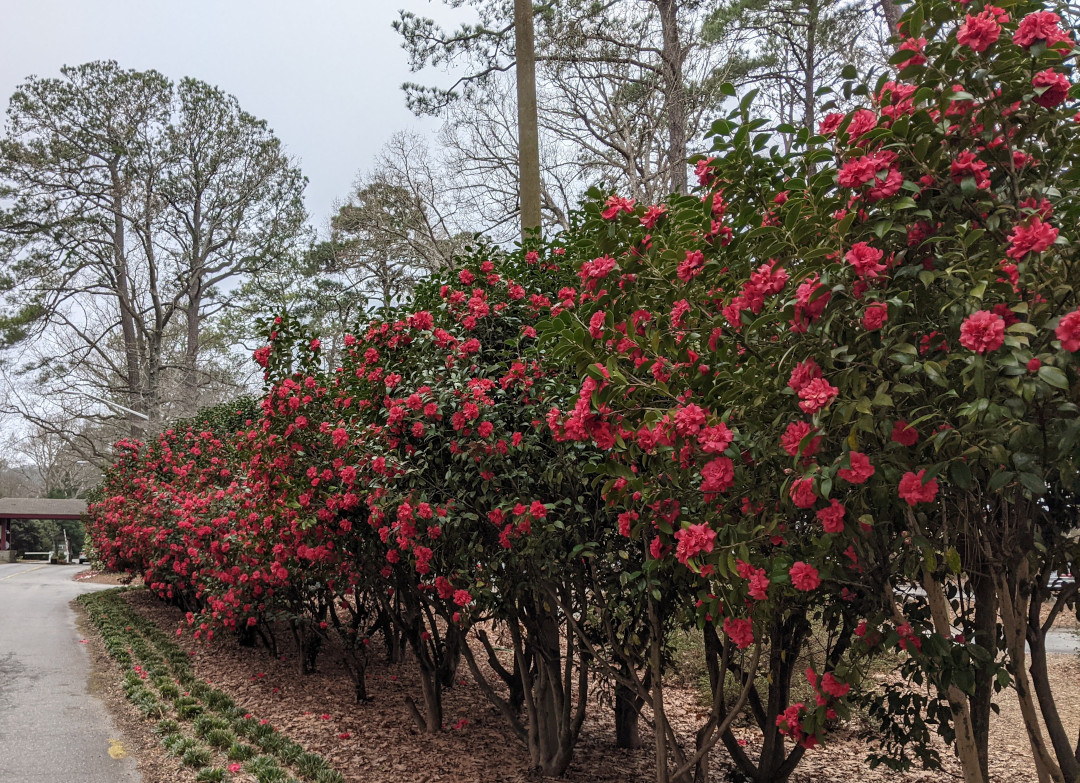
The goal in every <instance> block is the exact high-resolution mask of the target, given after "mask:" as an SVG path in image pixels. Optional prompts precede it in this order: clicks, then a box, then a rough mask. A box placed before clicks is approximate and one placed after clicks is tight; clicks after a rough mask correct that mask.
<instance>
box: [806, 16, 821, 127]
mask: <svg viewBox="0 0 1080 783" xmlns="http://www.w3.org/2000/svg"><path fill="white" fill-rule="evenodd" d="M817 23H818V4H817V0H808V2H807V4H806V73H805V77H806V78H805V81H804V82H803V126H804V127H805V128H806V129H807V130H809V131H810V133H813V132H814V119H815V117H814V115H815V109H816V107H817V96H815V95H814V91H815V83H816V81H817V62H816V60H815V58H816V57H817Z"/></svg>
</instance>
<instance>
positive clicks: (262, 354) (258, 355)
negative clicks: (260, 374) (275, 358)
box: [252, 345, 271, 367]
mask: <svg viewBox="0 0 1080 783" xmlns="http://www.w3.org/2000/svg"><path fill="white" fill-rule="evenodd" d="M270 350H271V349H270V346H269V345H264V346H263V347H262V348H256V349H255V353H254V354H252V355H253V356H254V357H255V361H256V362H257V363H258V364H259V365H260V366H261V367H265V366H266V365H268V364H269V363H270Z"/></svg>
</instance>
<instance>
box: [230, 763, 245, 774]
mask: <svg viewBox="0 0 1080 783" xmlns="http://www.w3.org/2000/svg"><path fill="white" fill-rule="evenodd" d="M241 769H242V767H241V766H240V764H238V763H237V762H235V761H234V762H233V763H232V764H230V765H229V766H228V770H229V772H231V773H232V774H234V775H235V774H236V773H237V772H239V771H240V770H241Z"/></svg>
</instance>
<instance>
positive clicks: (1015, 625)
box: [994, 559, 1065, 783]
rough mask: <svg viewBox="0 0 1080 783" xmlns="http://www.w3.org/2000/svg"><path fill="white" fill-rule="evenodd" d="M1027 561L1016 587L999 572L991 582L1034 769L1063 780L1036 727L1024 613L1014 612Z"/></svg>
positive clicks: (1057, 782) (1043, 777)
mask: <svg viewBox="0 0 1080 783" xmlns="http://www.w3.org/2000/svg"><path fill="white" fill-rule="evenodd" d="M1027 576H1028V562H1027V560H1026V559H1023V560H1021V561H1020V563H1019V565H1018V566H1017V569H1016V586H1013V585H1011V584H1010V583H1009V580H1008V578H1007V577H1006V576H1005V575H1004V574H1002V573H1000V572H999V573H995V575H994V583H995V585H996V587H997V592H998V600H999V603H1000V606H1001V624H1002V626H1004V628H1005V646H1006V649H1007V650H1008V653H1009V673H1010V674H1011V675H1012V678H1013V688H1014V689H1015V690H1016V697H1017V699H1018V701H1019V702H1020V714H1021V715H1022V716H1023V718H1024V728H1025V729H1026V730H1027V735H1028V742H1029V743H1030V745H1031V754H1032V757H1033V758H1034V760H1035V770H1036V771H1037V772H1038V775H1039V783H1048V782H1049V781H1051V780H1052V781H1054V783H1064V781H1065V778H1064V776H1063V775H1062V773H1061V768H1060V767H1059V766H1058V765H1057V763H1056V762H1055V761H1054V759H1053V758H1051V756H1050V752H1049V751H1048V750H1047V747H1046V740H1044V739H1043V735H1042V728H1041V727H1040V726H1039V715H1038V712H1037V710H1036V708H1035V701H1034V700H1033V699H1032V688H1031V680H1030V679H1028V673H1027V665H1026V663H1025V659H1026V653H1025V649H1024V645H1025V643H1026V641H1027V621H1026V618H1025V617H1024V615H1023V614H1022V613H1021V612H1019V611H1017V606H1016V605H1017V601H1018V600H1019V596H1018V595H1017V592H1018V591H1019V585H1021V584H1023V583H1024V582H1025V581H1026V580H1027Z"/></svg>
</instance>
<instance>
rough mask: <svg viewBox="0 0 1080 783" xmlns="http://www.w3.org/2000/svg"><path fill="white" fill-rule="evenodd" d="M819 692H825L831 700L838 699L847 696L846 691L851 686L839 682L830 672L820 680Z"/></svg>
mask: <svg viewBox="0 0 1080 783" xmlns="http://www.w3.org/2000/svg"><path fill="white" fill-rule="evenodd" d="M821 690H823V691H825V693H827V694H829V695H830V696H832V697H833V698H835V699H839V698H841V697H843V696H847V694H848V691H850V690H851V686H850V685H849V684H847V683H846V682H843V683H842V682H839V681H838V680H837V679H836V678H835V677H834V676H833V675H832V672H828V673H827V674H826V675H825V676H824V677H822V678H821Z"/></svg>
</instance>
